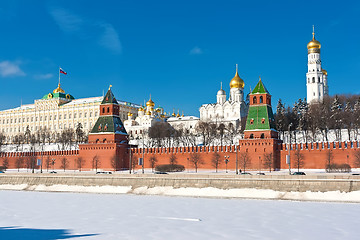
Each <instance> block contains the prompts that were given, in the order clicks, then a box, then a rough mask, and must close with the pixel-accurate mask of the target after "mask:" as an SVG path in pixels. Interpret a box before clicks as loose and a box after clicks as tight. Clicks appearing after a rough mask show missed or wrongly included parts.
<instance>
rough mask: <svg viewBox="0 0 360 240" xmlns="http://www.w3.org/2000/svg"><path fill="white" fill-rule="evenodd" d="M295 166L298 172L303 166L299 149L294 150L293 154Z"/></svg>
mask: <svg viewBox="0 0 360 240" xmlns="http://www.w3.org/2000/svg"><path fill="white" fill-rule="evenodd" d="M294 155H295V157H294V160H295V166H296V167H297V169H298V172H299V171H300V168H301V167H303V166H304V154H302V153H301V151H300V149H296V150H295V152H294Z"/></svg>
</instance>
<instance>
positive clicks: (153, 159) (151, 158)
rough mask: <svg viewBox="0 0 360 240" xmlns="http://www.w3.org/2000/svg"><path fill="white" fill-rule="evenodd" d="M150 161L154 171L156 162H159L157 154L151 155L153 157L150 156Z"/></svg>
mask: <svg viewBox="0 0 360 240" xmlns="http://www.w3.org/2000/svg"><path fill="white" fill-rule="evenodd" d="M170 158H171V157H170ZM149 162H150V167H151V171H152V172H154V168H155V166H156V163H157V162H158V159H157V157H156V155H151V157H150V158H149Z"/></svg>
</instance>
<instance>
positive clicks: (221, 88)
mask: <svg viewBox="0 0 360 240" xmlns="http://www.w3.org/2000/svg"><path fill="white" fill-rule="evenodd" d="M220 89H221V90H222V82H220Z"/></svg>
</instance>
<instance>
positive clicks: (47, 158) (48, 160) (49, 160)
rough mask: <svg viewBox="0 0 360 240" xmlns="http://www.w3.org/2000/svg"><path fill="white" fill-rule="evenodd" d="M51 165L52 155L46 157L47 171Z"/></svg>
mask: <svg viewBox="0 0 360 240" xmlns="http://www.w3.org/2000/svg"><path fill="white" fill-rule="evenodd" d="M50 165H51V158H50V156H49V155H48V156H47V157H46V158H45V167H46V171H47V172H48V171H49V168H50Z"/></svg>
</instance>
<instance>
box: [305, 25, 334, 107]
mask: <svg viewBox="0 0 360 240" xmlns="http://www.w3.org/2000/svg"><path fill="white" fill-rule="evenodd" d="M312 34H313V38H312V40H311V41H310V42H309V43H308V44H307V49H308V72H307V73H306V89H307V97H306V99H307V102H308V103H311V102H322V100H323V98H324V96H326V95H329V87H328V80H327V71H326V70H325V69H323V68H322V67H321V57H320V48H321V44H320V42H319V41H317V40H316V39H315V32H314V30H313V33H312Z"/></svg>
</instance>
